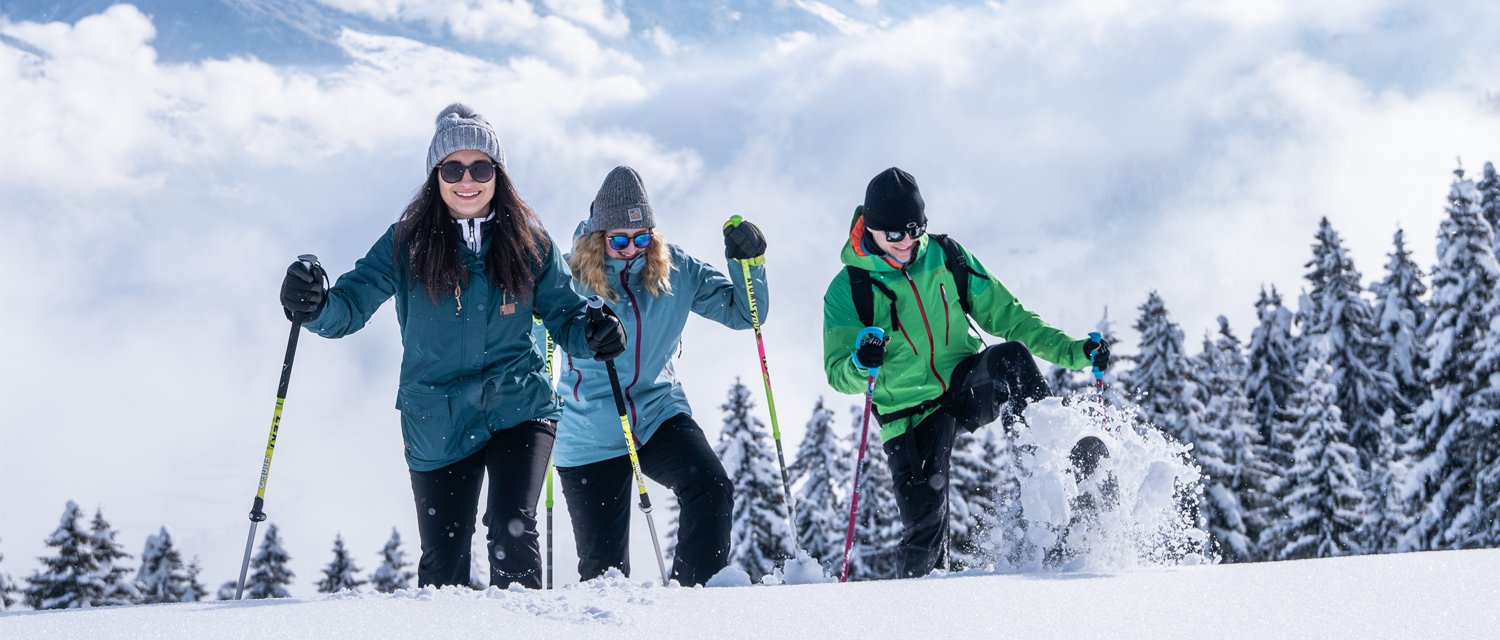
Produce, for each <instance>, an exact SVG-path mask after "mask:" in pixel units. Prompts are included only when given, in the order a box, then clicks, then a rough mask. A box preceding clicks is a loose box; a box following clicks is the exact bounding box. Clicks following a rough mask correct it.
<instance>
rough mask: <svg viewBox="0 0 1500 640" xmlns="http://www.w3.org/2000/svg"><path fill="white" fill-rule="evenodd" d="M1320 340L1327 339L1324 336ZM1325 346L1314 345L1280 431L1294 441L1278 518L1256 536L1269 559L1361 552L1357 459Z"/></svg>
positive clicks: (1361, 499) (1360, 498)
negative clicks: (1282, 505) (1282, 508)
mask: <svg viewBox="0 0 1500 640" xmlns="http://www.w3.org/2000/svg"><path fill="white" fill-rule="evenodd" d="M1322 342H1326V339H1325V340H1323V341H1322ZM1328 350H1329V347H1328V346H1326V345H1325V344H1315V345H1314V346H1313V348H1312V349H1310V350H1309V352H1308V355H1307V365H1306V368H1305V369H1304V371H1303V373H1302V376H1301V377H1300V378H1299V379H1298V389H1297V392H1296V393H1294V394H1293V395H1292V399H1291V405H1290V406H1289V407H1288V410H1287V413H1288V417H1289V418H1290V420H1291V422H1289V423H1288V427H1287V429H1285V430H1284V433H1286V434H1288V435H1291V436H1294V437H1295V438H1296V441H1297V447H1296V453H1295V458H1294V460H1293V463H1292V467H1291V468H1290V469H1288V470H1287V471H1286V475H1285V476H1284V477H1283V478H1282V482H1283V483H1285V485H1286V487H1285V488H1284V490H1283V491H1282V494H1283V495H1285V496H1286V497H1285V498H1284V500H1285V505H1284V511H1285V513H1284V514H1282V516H1281V518H1279V519H1277V520H1276V521H1274V522H1272V523H1270V526H1269V527H1267V528H1266V530H1265V532H1264V533H1262V534H1261V536H1262V537H1261V545H1262V546H1263V547H1265V548H1266V549H1267V550H1268V551H1269V552H1270V554H1271V555H1270V557H1271V559H1275V560H1297V559H1304V558H1327V557H1332V556H1342V555H1350V554H1357V553H1362V552H1363V549H1361V548H1360V546H1359V544H1358V542H1357V541H1356V540H1355V539H1354V535H1355V529H1356V527H1358V526H1359V523H1360V516H1361V515H1362V510H1363V506H1362V501H1363V495H1362V494H1361V492H1360V487H1359V480H1358V477H1357V473H1358V460H1357V454H1356V453H1355V451H1354V448H1353V447H1352V446H1350V445H1349V441H1348V438H1349V435H1348V433H1349V432H1348V428H1347V427H1345V426H1344V421H1343V416H1342V415H1341V411H1340V409H1339V407H1338V403H1337V401H1336V400H1337V395H1338V391H1337V389H1336V388H1335V387H1334V385H1333V372H1332V371H1331V369H1330V367H1329V366H1328V362H1327V360H1326V358H1327V357H1328V355H1327V353H1328Z"/></svg>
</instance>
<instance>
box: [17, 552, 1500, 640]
mask: <svg viewBox="0 0 1500 640" xmlns="http://www.w3.org/2000/svg"><path fill="white" fill-rule="evenodd" d="M1497 573H1500V550H1482V551H1444V552H1429V553H1412V554H1399V555H1387V556H1364V557H1352V558H1335V559H1323V560H1305V561H1295V562H1276V563H1255V564H1242V565H1217V566H1199V567H1176V568H1155V569H1135V570H1129V571H1123V572H1115V573H1103V572H1071V573H1029V574H1018V575H973V574H966V575H963V576H948V577H929V578H925V579H921V580H897V581H879V582H864V583H850V584H807V585H786V586H754V587H746V588H740V589H685V588H680V587H671V588H663V587H661V586H659V585H656V584H655V583H654V582H653V581H651V580H649V579H643V578H635V579H631V578H625V577H623V576H620V575H618V574H613V575H609V576H605V577H602V578H599V579H597V580H593V581H590V582H587V583H582V584H577V585H567V586H565V587H563V588H560V589H558V590H555V591H522V590H516V591H505V590H500V589H489V590H486V591H471V590H468V589H463V588H443V589H418V590H403V591H398V592H396V593H394V594H374V593H362V594H354V593H349V592H345V593H341V594H334V595H331V596H325V597H320V598H308V599H281V600H259V601H246V602H203V603H192V604H162V605H149V606H136V607H117V608H106V609H92V610H82V611H49V612H10V613H0V637H5V638H8V639H14V640H22V639H24V640H48V639H52V638H147V637H149V638H162V639H174V638H184V639H187V638H191V639H194V640H232V639H241V638H243V639H246V640H263V639H265V638H273V637H274V638H285V639H291V640H297V639H302V638H306V639H320V640H321V639H337V638H356V639H359V640H368V639H370V638H412V639H421V638H441V639H443V640H452V639H453V638H476V637H502V636H503V637H507V638H516V637H531V638H542V637H548V638H553V637H600V638H610V639H611V640H628V639H631V638H649V639H652V640H660V639H661V638H668V637H720V638H749V637H757V638H801V637H817V638H824V639H829V640H838V639H842V638H851V639H854V638H857V639H860V640H864V639H867V638H871V637H944V636H951V637H956V638H978V637H983V638H1042V637H1053V638H1106V637H1107V638H1118V639H1131V638H1152V639H1155V638H1200V637H1216V638H1265V637H1272V638H1290V637H1300V638H1316V637H1339V638H1415V637H1422V638H1433V639H1443V638H1478V637H1495V635H1496V634H1497V632H1500V608H1497V607H1495V606H1494V603H1495V602H1497V601H1500V581H1496V580H1495V579H1494V576H1495V575H1496V574H1497ZM897 603H899V606H893V605H896V604H897ZM939 614H940V615H939Z"/></svg>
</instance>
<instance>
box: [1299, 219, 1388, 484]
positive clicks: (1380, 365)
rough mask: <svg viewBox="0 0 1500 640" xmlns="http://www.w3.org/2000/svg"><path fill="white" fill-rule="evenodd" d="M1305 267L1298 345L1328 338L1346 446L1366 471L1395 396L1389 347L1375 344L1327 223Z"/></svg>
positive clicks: (1365, 307)
mask: <svg viewBox="0 0 1500 640" xmlns="http://www.w3.org/2000/svg"><path fill="white" fill-rule="evenodd" d="M1305 266H1306V267H1307V268H1308V272H1307V274H1306V278H1307V281H1308V283H1310V285H1311V290H1310V291H1309V292H1308V294H1307V296H1306V297H1305V298H1304V300H1306V301H1310V302H1311V303H1312V308H1310V309H1309V308H1303V309H1299V312H1300V314H1301V317H1300V320H1301V321H1302V343H1301V344H1302V345H1303V347H1304V348H1308V347H1309V345H1311V344H1313V343H1316V342H1318V341H1319V340H1320V336H1322V337H1326V340H1324V342H1325V343H1326V345H1327V347H1328V353H1327V357H1328V365H1329V367H1330V368H1331V370H1332V372H1333V378H1332V380H1331V381H1332V382H1333V386H1334V388H1335V389H1337V390H1338V396H1337V402H1338V404H1339V410H1340V411H1341V412H1342V413H1343V417H1344V424H1345V425H1347V426H1348V427H1349V444H1350V445H1352V446H1353V447H1354V450H1355V451H1357V452H1359V462H1360V469H1362V470H1363V469H1368V468H1369V467H1370V461H1371V460H1372V459H1373V458H1374V457H1375V456H1376V455H1377V450H1378V449H1379V448H1380V417H1381V415H1383V414H1384V413H1385V410H1386V409H1387V408H1389V407H1390V406H1391V404H1392V399H1393V397H1394V396H1395V394H1396V381H1395V380H1394V379H1392V378H1391V376H1390V374H1388V373H1386V372H1385V367H1384V365H1385V363H1386V353H1385V352H1386V351H1387V350H1388V345H1384V344H1382V343H1381V342H1380V341H1379V332H1378V330H1377V329H1376V326H1375V314H1374V311H1373V310H1372V309H1371V307H1370V303H1369V302H1367V301H1366V300H1365V299H1364V297H1363V293H1362V292H1363V285H1361V284H1360V282H1361V279H1360V278H1361V276H1360V274H1359V271H1358V270H1357V269H1355V268H1354V261H1353V260H1352V259H1351V258H1350V257H1349V253H1348V252H1347V251H1345V250H1344V247H1343V241H1342V240H1341V239H1340V238H1339V234H1338V232H1337V231H1334V229H1333V225H1332V224H1330V223H1329V222H1328V218H1323V219H1322V220H1321V221H1319V222H1318V234H1317V241H1316V242H1315V243H1314V244H1313V257H1312V259H1311V260H1309V261H1308V262H1307V263H1306V265H1305ZM1301 361H1302V359H1300V358H1299V362H1301Z"/></svg>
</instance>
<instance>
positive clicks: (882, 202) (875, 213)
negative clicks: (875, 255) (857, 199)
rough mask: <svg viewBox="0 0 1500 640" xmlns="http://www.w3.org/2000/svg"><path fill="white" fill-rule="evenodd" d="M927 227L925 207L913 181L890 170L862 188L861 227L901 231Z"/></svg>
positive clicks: (909, 175)
mask: <svg viewBox="0 0 1500 640" xmlns="http://www.w3.org/2000/svg"><path fill="white" fill-rule="evenodd" d="M925 226H927V205H926V203H924V202H923V201H922V192H921V191H918V190H917V179H916V178H913V177H911V174H910V173H907V172H905V171H902V170H900V169H897V168H896V167H891V168H889V169H886V170H885V171H882V172H880V175H877V176H875V178H874V179H872V180H870V186H868V187H865V227H866V228H869V229H879V230H881V231H902V230H906V229H916V228H917V227H925Z"/></svg>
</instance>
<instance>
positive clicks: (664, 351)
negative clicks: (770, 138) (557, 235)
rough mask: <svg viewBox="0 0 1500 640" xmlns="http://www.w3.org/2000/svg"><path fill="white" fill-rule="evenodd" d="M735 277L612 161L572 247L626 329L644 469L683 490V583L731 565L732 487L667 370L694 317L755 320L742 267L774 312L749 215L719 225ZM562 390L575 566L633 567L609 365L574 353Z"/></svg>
mask: <svg viewBox="0 0 1500 640" xmlns="http://www.w3.org/2000/svg"><path fill="white" fill-rule="evenodd" d="M724 244H725V254H726V255H727V256H728V258H729V260H730V261H731V263H732V264H731V268H730V269H729V276H728V277H726V276H725V275H724V274H723V273H720V272H719V270H718V269H715V268H714V267H713V266H711V265H709V264H708V263H706V262H703V261H701V260H698V259H696V258H694V257H692V256H690V255H688V254H687V253H686V252H684V251H683V250H682V249H681V248H680V247H677V246H675V245H670V244H667V243H666V242H665V241H664V240H662V238H661V236H660V234H658V233H657V232H656V220H655V216H654V214H653V211H652V209H651V202H650V199H649V198H648V197H647V195H646V189H645V186H644V185H643V184H642V182H641V178H640V176H639V175H638V174H636V172H635V170H633V169H631V168H629V167H616V168H615V169H614V170H613V171H611V172H610V173H609V176H608V177H606V178H605V179H604V184H603V185H602V186H601V187H600V188H599V194H598V196H596V197H595V198H594V202H593V204H592V205H591V206H590V209H589V219H588V220H587V221H585V222H584V223H583V224H581V225H579V228H578V232H577V234H576V236H575V237H574V239H573V252H572V254H570V255H569V256H568V265H569V266H570V267H571V268H572V273H573V287H574V288H575V289H576V290H577V291H578V292H579V293H580V294H582V295H584V296H589V295H599V296H601V297H603V298H604V299H605V300H606V301H607V302H608V303H609V305H610V307H611V308H612V309H614V310H615V313H616V314H617V315H618V316H619V318H620V321H621V322H622V323H623V324H624V327H625V335H626V341H625V342H626V346H625V353H623V354H621V355H620V357H618V358H616V359H615V367H616V368H617V369H618V373H619V378H620V385H621V390H622V391H623V392H624V395H625V402H626V407H627V410H628V412H629V417H630V424H631V427H632V428H633V430H634V432H635V438H636V446H637V448H638V455H639V457H640V463H641V471H642V472H643V473H645V474H646V476H647V477H650V478H651V479H652V480H655V481H657V482H659V483H661V484H663V485H665V486H666V487H667V488H668V489H671V491H672V493H673V494H674V495H675V496H676V497H677V502H678V506H679V508H680V510H679V512H678V529H677V549H676V553H675V555H674V557H673V559H672V575H671V577H672V578H673V579H675V580H677V581H678V583H680V584H682V585H685V586H692V585H699V584H703V583H705V582H707V581H708V579H709V578H711V577H713V575H714V574H715V573H718V572H719V570H720V569H723V568H724V567H725V565H726V564H728V558H729V533H730V516H731V513H732V511H733V508H734V501H733V493H732V488H731V486H730V483H729V479H728V477H727V476H726V475H725V473H724V467H723V465H722V464H720V462H719V459H718V457H717V456H715V455H714V452H713V449H712V447H710V446H709V444H708V438H707V437H705V436H704V434H703V429H701V428H700V427H699V426H698V424H697V423H696V422H694V420H693V417H692V408H691V407H690V406H689V405H688V401H687V397H686V395H684V394H683V391H682V385H680V384H678V382H677V374H676V372H675V371H674V370H673V367H672V357H673V356H674V355H676V354H677V352H678V348H679V344H680V343H681V339H682V328H683V326H684V325H685V324H686V323H687V319H688V316H689V314H692V313H696V314H698V315H700V316H703V317H705V318H708V319H710V320H713V321H715V322H718V323H720V324H723V325H724V326H727V327H730V328H732V329H749V328H751V319H750V303H749V301H748V300H747V299H746V297H745V283H744V281H743V275H742V274H743V269H742V268H741V267H740V265H739V264H733V263H735V262H741V261H742V262H748V263H749V264H750V273H751V277H752V278H753V279H754V280H755V292H756V295H757V296H758V298H757V300H756V302H757V303H758V306H759V310H760V312H761V313H762V314H764V313H766V312H767V308H768V302H767V298H766V290H767V288H766V279H765V277H766V276H765V266H764V263H765V248H766V241H765V238H764V237H763V236H762V235H761V233H760V230H759V229H757V228H756V227H755V225H752V224H750V223H748V222H742V223H740V224H738V225H734V226H729V227H727V228H725V230H724ZM558 392H559V393H560V394H561V395H562V397H563V416H562V421H561V422H560V423H559V426H558V436H557V447H556V449H555V451H554V455H555V456H556V461H557V470H558V474H559V476H560V477H561V478H562V486H563V494H564V495H565V496H566V498H567V502H568V514H569V516H570V517H571V519H572V521H573V533H574V537H575V539H576V540H577V544H578V573H579V576H580V578H581V579H583V580H589V579H592V578H595V577H597V576H599V575H601V574H603V573H604V572H605V571H606V570H607V569H609V568H610V567H616V568H619V569H620V570H621V571H623V572H625V573H626V574H629V572H630V559H629V547H630V545H629V540H630V537H629V536H630V526H629V525H630V498H631V490H632V481H633V478H632V473H631V468H630V460H629V457H628V452H627V451H626V445H625V438H624V434H622V433H621V431H620V416H619V414H618V413H617V412H616V408H615V404H614V396H613V391H612V390H611V389H610V384H609V376H608V374H607V373H606V372H605V368H604V363H603V362H600V361H594V360H587V359H579V358H574V357H572V356H568V357H567V358H566V362H565V368H564V369H563V372H562V376H561V379H560V380H559V382H558Z"/></svg>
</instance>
